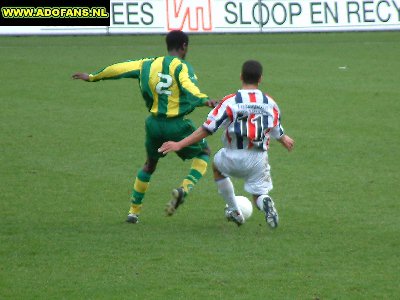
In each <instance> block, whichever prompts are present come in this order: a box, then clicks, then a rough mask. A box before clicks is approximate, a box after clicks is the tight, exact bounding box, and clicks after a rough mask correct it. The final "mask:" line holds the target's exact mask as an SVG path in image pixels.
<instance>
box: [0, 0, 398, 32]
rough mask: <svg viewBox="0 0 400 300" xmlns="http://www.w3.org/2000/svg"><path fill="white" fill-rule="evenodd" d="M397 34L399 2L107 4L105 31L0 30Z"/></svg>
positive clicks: (123, 0)
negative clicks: (107, 20) (108, 24)
mask: <svg viewBox="0 0 400 300" xmlns="http://www.w3.org/2000/svg"><path fill="white" fill-rule="evenodd" d="M173 29H181V30H184V31H186V32H192V33H193V32H194V33H213V32H215V33H234V32H313V31H319V32H323V31H348V30H360V31H368V30H370V31H375V30H400V0H369V1H361V0H352V1H350V0H337V1H334V0H325V1H313V0H298V1H289V0H287V1H285V0H283V1H274V0H242V1H240V0H232V1H223V0H151V1H150V0H148V1H134V0H110V26H104V27H101V26H99V27H82V26H81V27H77V26H72V27H71V26H70V27H62V26H57V27H49V26H47V27H46V26H44V27H43V26H41V27H40V26H34V27H27V26H8V27H7V26H3V27H0V34H6V35H7V34H8V35H19V34H128V33H129V34H151V33H165V32H167V31H169V30H173Z"/></svg>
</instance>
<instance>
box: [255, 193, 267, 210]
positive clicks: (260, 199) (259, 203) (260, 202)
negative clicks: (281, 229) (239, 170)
mask: <svg viewBox="0 0 400 300" xmlns="http://www.w3.org/2000/svg"><path fill="white" fill-rule="evenodd" d="M265 196H267V195H261V196H259V197H258V198H257V201H256V203H257V208H258V209H259V210H264V202H263V200H264V197H265Z"/></svg>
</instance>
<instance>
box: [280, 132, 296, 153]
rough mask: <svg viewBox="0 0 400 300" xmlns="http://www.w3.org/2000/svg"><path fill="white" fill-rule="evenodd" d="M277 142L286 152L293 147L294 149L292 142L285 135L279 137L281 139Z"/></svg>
mask: <svg viewBox="0 0 400 300" xmlns="http://www.w3.org/2000/svg"><path fill="white" fill-rule="evenodd" d="M279 142H280V143H281V144H282V145H283V147H285V148H286V149H287V150H288V151H292V150H293V147H294V140H293V139H292V138H291V137H290V136H287V135H284V136H283V137H281V139H280V140H279Z"/></svg>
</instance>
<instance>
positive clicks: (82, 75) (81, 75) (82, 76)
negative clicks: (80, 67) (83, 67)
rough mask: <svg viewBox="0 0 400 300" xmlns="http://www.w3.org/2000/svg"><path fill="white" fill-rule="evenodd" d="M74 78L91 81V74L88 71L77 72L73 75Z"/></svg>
mask: <svg viewBox="0 0 400 300" xmlns="http://www.w3.org/2000/svg"><path fill="white" fill-rule="evenodd" d="M72 79H80V80H84V81H89V74H87V73H80V72H78V73H75V74H74V75H72Z"/></svg>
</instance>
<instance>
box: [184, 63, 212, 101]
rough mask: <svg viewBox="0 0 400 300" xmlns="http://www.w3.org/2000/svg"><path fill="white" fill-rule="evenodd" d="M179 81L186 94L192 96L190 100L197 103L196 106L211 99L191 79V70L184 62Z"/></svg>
mask: <svg viewBox="0 0 400 300" xmlns="http://www.w3.org/2000/svg"><path fill="white" fill-rule="evenodd" d="M179 82H180V84H181V86H182V88H183V90H184V91H185V92H186V94H187V95H188V96H189V97H190V98H191V99H190V100H191V101H193V102H194V103H196V106H201V105H203V104H204V102H206V101H208V100H209V97H208V96H207V95H206V94H204V93H202V92H201V91H200V89H199V88H198V87H197V85H196V84H195V83H194V82H193V81H192V80H191V79H190V76H189V70H188V67H187V66H186V65H185V64H182V69H181V71H180V72H179Z"/></svg>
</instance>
